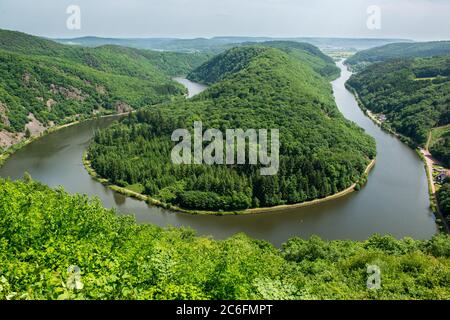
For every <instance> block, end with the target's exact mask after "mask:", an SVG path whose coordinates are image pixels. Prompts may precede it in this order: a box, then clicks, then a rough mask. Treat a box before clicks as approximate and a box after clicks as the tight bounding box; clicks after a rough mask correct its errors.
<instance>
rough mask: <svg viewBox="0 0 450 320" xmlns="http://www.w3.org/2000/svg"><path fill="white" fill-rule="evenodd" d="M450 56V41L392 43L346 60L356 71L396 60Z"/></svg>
mask: <svg viewBox="0 0 450 320" xmlns="http://www.w3.org/2000/svg"><path fill="white" fill-rule="evenodd" d="M447 54H450V41H432V42H412V43H408V42H407V43H392V44H387V45H385V46H381V47H376V48H371V49H367V50H363V51H360V52H357V53H356V54H355V55H354V56H352V57H350V58H348V59H347V60H346V64H348V65H350V66H351V67H352V69H354V70H362V69H363V68H364V67H366V66H367V65H369V64H372V63H376V62H382V61H387V60H391V59H396V58H426V57H434V56H443V55H447Z"/></svg>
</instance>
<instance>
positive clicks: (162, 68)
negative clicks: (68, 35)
mask: <svg viewBox="0 0 450 320" xmlns="http://www.w3.org/2000/svg"><path fill="white" fill-rule="evenodd" d="M208 58H209V55H207V54H200V53H197V54H187V53H176V52H155V51H149V50H139V49H133V48H125V47H119V46H114V45H108V46H101V47H96V48H85V47H76V46H67V45H62V44H59V43H56V42H54V41H50V40H47V39H43V38H39V37H35V36H31V35H28V34H24V33H20V32H13V31H7V30H0V74H1V77H0V148H6V147H9V146H11V145H12V144H15V143H17V142H19V141H20V140H21V139H22V138H23V136H24V135H35V134H39V133H40V132H42V131H44V130H45V129H47V128H49V127H51V126H54V125H58V124H63V123H67V122H71V121H74V120H76V119H82V118H84V117H90V116H93V115H95V114H100V115H101V114H108V113H116V112H124V111H128V110H131V109H137V108H140V107H142V106H145V105H149V104H155V103H160V102H164V101H168V100H170V99H171V98H172V97H175V96H180V97H181V96H183V94H184V93H185V90H186V89H185V88H184V87H183V86H182V85H180V84H178V83H176V82H174V81H172V80H171V76H174V75H184V74H187V73H188V72H189V71H190V70H192V69H193V68H195V67H197V66H199V65H200V64H201V63H203V62H204V61H206V60H207V59H208Z"/></svg>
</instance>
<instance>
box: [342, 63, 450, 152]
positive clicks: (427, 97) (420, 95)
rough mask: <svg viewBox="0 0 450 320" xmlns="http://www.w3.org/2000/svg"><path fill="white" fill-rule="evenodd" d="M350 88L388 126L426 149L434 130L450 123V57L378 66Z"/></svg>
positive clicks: (362, 74) (357, 77)
mask: <svg viewBox="0 0 450 320" xmlns="http://www.w3.org/2000/svg"><path fill="white" fill-rule="evenodd" d="M347 84H348V85H349V86H350V87H352V88H353V89H355V90H356V92H357V93H358V95H359V97H360V99H361V101H362V103H363V105H364V107H366V108H367V109H369V110H371V111H373V112H375V113H382V114H384V115H385V116H386V118H387V121H386V122H385V124H384V125H387V126H389V127H391V128H393V129H394V130H395V131H397V132H399V133H401V134H402V135H404V136H407V137H409V138H411V139H412V140H413V141H414V142H415V143H416V144H418V145H424V144H425V143H426V141H427V138H428V134H429V132H430V131H431V129H432V128H434V127H438V126H444V125H447V124H448V123H449V122H450V109H449V102H450V55H447V56H443V57H435V58H426V59H421V58H417V59H403V60H392V61H389V62H384V63H378V64H374V65H371V66H370V67H367V68H366V69H364V70H363V71H362V72H360V73H358V74H355V75H353V76H352V77H351V78H350V80H349V81H348V82H347Z"/></svg>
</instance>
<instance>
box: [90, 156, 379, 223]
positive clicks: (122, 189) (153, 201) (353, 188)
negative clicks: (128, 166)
mask: <svg viewBox="0 0 450 320" xmlns="http://www.w3.org/2000/svg"><path fill="white" fill-rule="evenodd" d="M375 163H376V160H375V159H373V160H372V161H371V162H370V163H369V165H368V166H367V167H366V169H365V171H364V173H363V175H362V177H364V178H366V177H367V175H368V174H369V173H370V171H371V170H372V168H373V167H374V166H375ZM83 165H84V167H85V168H86V171H87V172H88V173H89V175H90V176H91V177H92V178H93V179H94V180H96V181H98V182H100V183H101V184H103V185H104V186H106V187H108V188H109V189H111V190H113V191H116V192H118V193H120V194H123V195H125V196H128V197H132V198H135V199H138V200H140V201H145V202H147V203H148V204H150V205H154V206H158V207H162V208H164V209H168V210H172V211H176V212H182V213H188V214H193V215H220V216H222V215H248V214H261V213H268V212H274V211H278V212H279V211H283V210H288V209H295V208H301V207H307V206H312V205H316V204H319V203H323V202H327V201H330V200H334V199H337V198H341V197H343V196H345V195H348V194H350V193H352V192H354V191H356V186H357V185H358V184H359V183H360V181H361V180H359V181H357V182H355V183H353V184H352V185H351V186H350V187H348V188H346V189H345V190H342V191H340V192H338V193H335V194H332V195H330V196H328V197H325V198H321V199H314V200H311V201H306V202H301V203H296V204H287V205H279V206H274V207H266V208H251V209H245V210H237V211H205V210H189V209H184V208H180V207H178V206H174V205H171V204H168V203H163V202H161V201H159V200H157V199H154V198H152V197H150V196H146V195H144V194H142V193H138V192H135V191H133V190H130V189H127V188H126V187H120V186H118V185H115V184H113V183H112V182H111V181H109V180H108V179H106V178H102V177H101V176H100V175H99V174H98V173H97V172H96V171H95V170H94V168H92V165H91V161H90V160H89V159H88V155H87V152H84V154H83Z"/></svg>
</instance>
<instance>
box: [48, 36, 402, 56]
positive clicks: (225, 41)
mask: <svg viewBox="0 0 450 320" xmlns="http://www.w3.org/2000/svg"><path fill="white" fill-rule="evenodd" d="M55 41H57V42H60V43H64V44H71V45H82V46H89V47H97V46H102V45H106V44H115V45H120V46H127V47H132V48H139V49H153V50H163V51H180V52H215V53H218V52H222V51H224V50H226V49H229V48H230V47H231V46H233V45H235V44H239V43H244V42H266V41H294V42H303V43H309V44H312V45H314V46H317V47H319V48H321V49H341V50H350V51H358V50H364V49H368V48H372V47H376V46H382V45H385V44H388V43H394V42H410V40H405V39H370V38H367V39H364V38H361V39H357V38H355V39H352V38H312V37H311V38H310V37H297V38H274V37H213V38H210V39H207V38H195V39H177V38H100V37H81V38H73V39H55Z"/></svg>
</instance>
